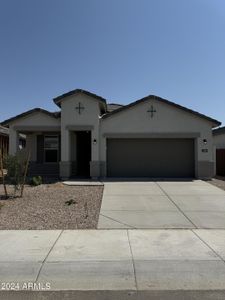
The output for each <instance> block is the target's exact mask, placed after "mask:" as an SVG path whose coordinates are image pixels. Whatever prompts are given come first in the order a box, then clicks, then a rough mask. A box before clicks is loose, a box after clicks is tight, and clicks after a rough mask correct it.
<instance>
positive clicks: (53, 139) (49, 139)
mask: <svg viewBox="0 0 225 300" xmlns="http://www.w3.org/2000/svg"><path fill="white" fill-rule="evenodd" d="M58 156H59V136H58V135H45V136H44V161H45V162H46V163H53V162H58Z"/></svg>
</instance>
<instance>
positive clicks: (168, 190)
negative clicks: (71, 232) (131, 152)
mask: <svg viewBox="0 0 225 300" xmlns="http://www.w3.org/2000/svg"><path fill="white" fill-rule="evenodd" d="M104 185H105V187H104V193H103V199H102V206H101V211H100V218H99V223H98V228H100V229H125V228H127V229H129V228H133V229H135V228H146V229H150V228H186V229H188V228H214V229H225V217H224V216H225V191H223V190H221V189H219V188H217V187H215V186H212V185H211V184H209V183H207V182H205V181H201V180H193V181H158V182H148V181H143V182H123V181H120V182H104Z"/></svg>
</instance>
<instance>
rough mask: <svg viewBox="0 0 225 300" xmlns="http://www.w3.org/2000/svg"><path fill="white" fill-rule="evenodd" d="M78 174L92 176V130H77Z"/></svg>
mask: <svg viewBox="0 0 225 300" xmlns="http://www.w3.org/2000/svg"><path fill="white" fill-rule="evenodd" d="M76 135H77V175H78V176H81V177H89V176H90V161H91V131H77V132H76Z"/></svg>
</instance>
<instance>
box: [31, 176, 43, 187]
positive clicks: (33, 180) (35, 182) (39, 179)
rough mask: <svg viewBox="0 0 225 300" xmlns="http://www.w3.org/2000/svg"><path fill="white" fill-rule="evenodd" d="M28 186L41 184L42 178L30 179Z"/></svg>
mask: <svg viewBox="0 0 225 300" xmlns="http://www.w3.org/2000/svg"><path fill="white" fill-rule="evenodd" d="M30 184H31V185H33V186H38V185H41V184H42V177H41V176H34V177H32V179H31V182H30Z"/></svg>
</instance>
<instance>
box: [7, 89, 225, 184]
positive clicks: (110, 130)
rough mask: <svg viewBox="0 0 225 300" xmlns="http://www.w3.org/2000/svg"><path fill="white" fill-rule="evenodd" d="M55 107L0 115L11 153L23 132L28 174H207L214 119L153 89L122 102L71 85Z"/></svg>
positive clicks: (210, 172) (211, 166)
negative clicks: (110, 101)
mask: <svg viewBox="0 0 225 300" xmlns="http://www.w3.org/2000/svg"><path fill="white" fill-rule="evenodd" d="M54 102H55V104H56V105H58V106H59V107H60V109H61V111H60V112H57V113H51V112H48V111H46V110H43V109H40V108H35V109H33V110H30V111H27V112H25V113H22V114H21V115H18V116H16V117H13V118H11V119H9V120H6V121H4V122H3V123H2V124H3V125H4V126H8V127H9V132H10V143H9V151H10V153H12V154H13V153H15V152H16V151H17V148H18V133H24V134H26V136H27V147H28V148H29V149H30V151H31V160H32V163H31V164H30V174H39V175H46V176H47V175H48V176H60V177H61V178H69V177H71V176H77V177H82V176H91V177H93V178H96V177H106V176H107V177H155V178H160V177H165V178H169V177H170V178H190V177H196V178H210V177H212V176H213V175H214V155H213V138H212V128H214V127H217V126H219V125H220V124H221V123H220V122H219V121H217V120H214V119H212V118H210V117H207V116H205V115H202V114H200V113H198V112H195V111H193V110H191V109H188V108H185V107H183V106H181V105H178V104H175V103H173V102H171V101H168V100H165V99H162V98H160V97H157V96H147V97H145V98H143V99H140V100H138V101H136V102H133V103H131V104H128V105H124V106H120V105H117V104H107V102H106V100H105V99H104V98H102V97H100V96H97V95H95V94H92V93H90V92H87V91H84V90H80V89H77V90H74V91H71V92H69V93H66V94H63V95H61V96H59V97H57V98H55V99H54Z"/></svg>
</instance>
